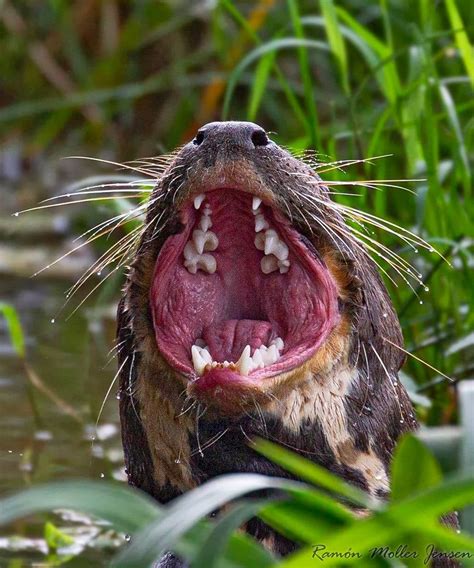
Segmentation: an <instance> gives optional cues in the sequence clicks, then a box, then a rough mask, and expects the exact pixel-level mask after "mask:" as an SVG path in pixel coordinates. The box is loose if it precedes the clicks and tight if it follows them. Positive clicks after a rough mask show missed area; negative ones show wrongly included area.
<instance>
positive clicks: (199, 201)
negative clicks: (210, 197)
mask: <svg viewBox="0 0 474 568" xmlns="http://www.w3.org/2000/svg"><path fill="white" fill-rule="evenodd" d="M205 198H206V196H205V195H204V193H200V194H199V195H197V196H196V197H195V198H194V208H195V209H199V208H200V207H201V205H202V202H203V201H204V199H205Z"/></svg>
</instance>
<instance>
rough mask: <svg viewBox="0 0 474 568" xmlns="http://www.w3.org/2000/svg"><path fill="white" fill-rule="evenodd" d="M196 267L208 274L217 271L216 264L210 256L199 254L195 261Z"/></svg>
mask: <svg viewBox="0 0 474 568" xmlns="http://www.w3.org/2000/svg"><path fill="white" fill-rule="evenodd" d="M197 267H198V268H200V269H201V270H204V271H205V272H207V273H208V274H214V272H215V271H216V270H217V262H216V259H215V258H214V257H213V256H212V254H201V255H200V257H199V259H198V261H197Z"/></svg>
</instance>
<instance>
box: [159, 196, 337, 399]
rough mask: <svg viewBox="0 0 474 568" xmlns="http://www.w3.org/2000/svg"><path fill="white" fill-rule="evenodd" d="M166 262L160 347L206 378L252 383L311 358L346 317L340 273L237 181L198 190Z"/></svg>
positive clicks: (199, 379) (205, 381) (193, 375)
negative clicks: (338, 280) (341, 310)
mask: <svg viewBox="0 0 474 568" xmlns="http://www.w3.org/2000/svg"><path fill="white" fill-rule="evenodd" d="M180 217H181V222H182V224H183V226H184V230H183V231H182V232H181V233H179V234H176V235H172V236H170V237H168V239H167V240H166V241H165V243H164V245H163V247H162V249H161V251H160V253H159V255H158V258H157V261H156V266H155V273H154V276H153V284H152V288H151V293H150V302H151V308H152V315H153V324H154V329H155V335H156V341H157V345H158V348H159V350H160V352H161V354H162V355H163V357H164V358H165V359H166V360H167V362H168V363H169V364H170V365H171V367H172V368H174V369H175V370H177V371H179V372H180V373H182V374H183V375H185V376H187V377H189V378H190V379H192V380H195V381H196V384H200V385H201V386H202V387H203V388H205V387H206V386H216V385H217V384H218V385H220V386H226V385H229V384H231V383H236V382H237V383H239V384H240V383H243V382H244V383H249V382H255V381H261V380H262V379H265V378H268V377H272V376H275V375H279V374H281V373H284V372H288V371H291V370H292V369H295V368H297V367H299V366H300V365H302V364H303V363H304V362H305V361H306V360H308V359H309V358H310V357H311V356H312V355H313V354H314V353H315V352H316V351H317V349H318V348H319V347H320V346H321V344H322V343H323V342H324V340H325V339H326V338H327V336H328V335H329V333H330V332H331V330H332V329H333V328H334V326H335V325H336V323H337V321H338V309H337V292H336V286H335V283H334V280H333V278H332V276H331V274H330V272H329V270H328V269H327V267H326V266H325V265H324V263H323V261H322V260H321V259H320V258H318V255H317V253H316V251H314V250H310V248H309V247H308V246H307V244H305V243H306V242H308V241H305V239H304V237H302V235H301V234H300V233H299V232H298V231H296V230H295V229H294V228H293V227H292V225H291V223H290V221H289V220H288V219H287V218H286V217H285V216H284V215H283V214H282V213H280V211H279V210H278V208H276V207H273V206H272V204H270V203H264V202H262V201H261V199H260V198H258V197H256V196H254V195H252V194H251V193H248V192H247V191H240V190H238V189H235V188H220V189H213V190H211V191H206V192H205V193H202V194H199V195H195V196H194V197H193V198H192V199H190V200H189V201H188V202H187V203H186V204H185V205H184V206H183V207H182V208H181V210H180Z"/></svg>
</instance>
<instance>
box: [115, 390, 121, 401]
mask: <svg viewBox="0 0 474 568" xmlns="http://www.w3.org/2000/svg"><path fill="white" fill-rule="evenodd" d="M120 396H121V392H120V391H117V394H116V395H115V398H116V399H117V400H120Z"/></svg>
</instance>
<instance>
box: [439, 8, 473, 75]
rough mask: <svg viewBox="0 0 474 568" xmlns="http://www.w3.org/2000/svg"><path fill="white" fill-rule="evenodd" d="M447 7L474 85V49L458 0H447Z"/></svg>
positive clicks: (455, 37) (460, 50)
mask: <svg viewBox="0 0 474 568" xmlns="http://www.w3.org/2000/svg"><path fill="white" fill-rule="evenodd" d="M445 4H446V9H447V11H448V16H449V20H450V22H451V27H452V30H453V32H454V39H455V41H456V45H457V46H458V49H459V53H460V54H461V57H462V60H463V62H464V66H465V67H466V71H467V72H468V74H469V77H470V78H471V83H472V85H473V86H474V49H473V46H472V45H471V44H470V42H469V38H468V37H467V33H466V29H465V27H464V24H463V21H462V19H461V15H460V14H459V11H458V8H457V5H456V0H445Z"/></svg>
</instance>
